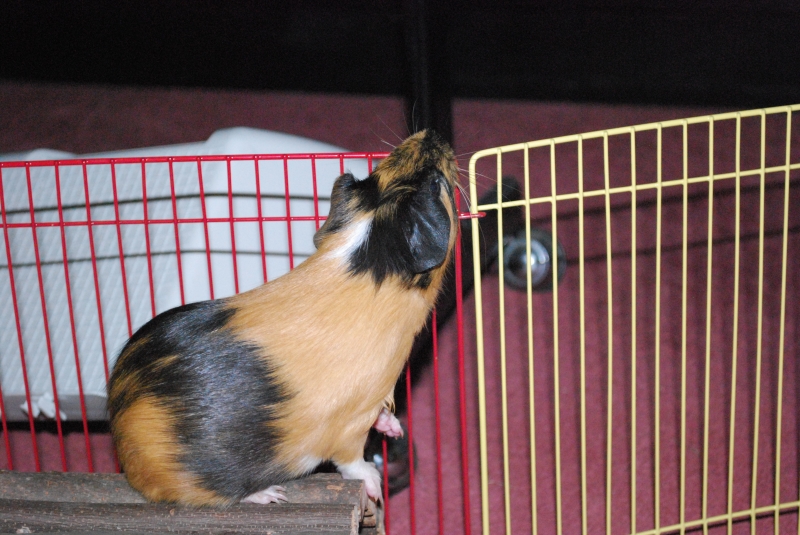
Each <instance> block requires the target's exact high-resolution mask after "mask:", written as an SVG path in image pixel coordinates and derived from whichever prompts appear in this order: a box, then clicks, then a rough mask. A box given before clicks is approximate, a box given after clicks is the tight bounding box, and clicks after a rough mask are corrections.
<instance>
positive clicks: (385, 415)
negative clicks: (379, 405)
mask: <svg viewBox="0 0 800 535" xmlns="http://www.w3.org/2000/svg"><path fill="white" fill-rule="evenodd" d="M372 427H374V428H375V429H376V430H378V431H380V432H381V433H383V434H384V435H386V436H387V437H393V438H397V437H402V436H403V428H402V427H401V426H400V420H398V419H397V416H395V415H394V414H393V413H392V411H390V410H389V409H387V408H386V407H384V408H383V409H381V413H380V414H379V415H378V419H377V420H375V423H374V424H372Z"/></svg>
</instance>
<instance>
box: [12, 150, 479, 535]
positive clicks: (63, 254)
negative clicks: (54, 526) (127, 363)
mask: <svg viewBox="0 0 800 535" xmlns="http://www.w3.org/2000/svg"><path fill="white" fill-rule="evenodd" d="M385 156H386V155H385V154H383V153H347V154H293V155H248V156H239V155H236V156H191V157H172V158H166V157H153V158H107V159H80V160H60V161H36V162H0V212H2V221H1V222H0V223H1V224H2V234H0V240H2V242H3V243H2V245H1V246H0V301H2V303H3V306H2V307H0V308H2V311H1V312H0V315H1V316H2V317H1V318H0V322H2V325H3V329H2V333H1V334H0V414H2V440H0V469H9V470H21V471H44V470H56V471H65V472H67V471H72V472H113V471H118V470H119V466H118V464H117V462H116V459H115V456H114V452H113V446H112V444H111V439H110V436H109V434H108V432H107V426H106V424H105V419H106V412H105V384H106V382H107V380H108V375H109V370H110V369H111V368H112V366H113V362H114V359H115V357H116V354H117V352H118V351H119V350H120V349H121V347H122V344H124V342H125V341H126V340H127V338H128V337H130V335H131V334H132V333H133V332H134V331H135V330H136V329H137V328H138V327H139V326H141V325H142V324H144V323H145V322H146V321H147V320H149V319H150V318H152V317H153V316H155V315H156V314H158V313H160V312H163V311H164V310H167V309H169V308H172V307H174V306H178V305H181V304H185V303H188V302H193V301H198V300H203V299H214V298H219V297H225V296H228V295H232V294H234V293H238V292H241V291H245V290H248V289H250V288H253V287H255V286H257V285H259V284H262V283H264V282H266V281H269V280H272V279H274V278H276V277H278V276H280V275H281V274H283V273H285V272H287V271H289V270H291V269H293V268H294V267H295V266H296V265H297V264H299V263H300V262H302V261H303V260H304V259H305V258H307V257H308V256H309V255H310V254H312V253H313V250H314V249H313V243H312V239H311V238H312V237H313V234H314V232H316V230H317V229H319V227H320V225H321V223H322V222H323V221H324V220H325V216H326V214H327V211H328V208H329V202H330V198H329V193H330V190H331V186H332V184H333V180H334V179H335V178H336V177H337V176H339V175H340V174H342V173H343V172H344V171H345V170H347V171H351V172H353V173H354V174H355V175H356V176H359V175H360V176H366V174H367V173H368V172H369V170H371V169H372V168H373V167H374V165H375V163H376V161H378V160H380V159H381V158H383V157H385ZM464 217H466V216H464ZM456 262H457V265H456V270H455V273H456V281H455V282H456V285H457V288H456V293H457V296H458V298H457V310H456V314H455V316H456V321H454V322H452V325H450V324H448V325H447V326H446V327H445V328H444V329H442V332H439V331H437V329H436V327H435V325H436V322H435V321H434V322H433V323H432V325H433V326H432V330H433V332H432V336H433V361H432V362H426V363H423V366H424V367H425V368H426V371H425V373H422V374H416V373H412V371H416V370H411V369H410V367H409V368H407V371H406V373H405V375H404V383H405V384H404V386H403V385H399V386H398V388H403V387H404V388H405V391H406V393H407V398H408V402H407V410H406V416H405V424H406V427H407V431H408V440H409V444H414V445H415V447H411V448H410V451H409V466H410V473H409V487H408V489H407V490H404V491H401V492H398V493H397V494H395V495H393V496H392V499H391V500H388V501H387V507H386V513H387V514H386V523H387V531H388V530H391V531H392V532H395V533H402V532H411V533H415V532H417V531H419V532H426V533H428V532H437V531H438V532H439V533H444V532H445V531H447V532H452V531H454V530H458V531H464V532H470V531H471V527H472V526H471V516H472V515H471V508H472V504H473V502H475V498H472V499H471V497H470V488H469V484H468V481H469V479H470V478H469V476H468V474H469V472H470V471H473V472H474V471H476V470H477V466H471V465H470V460H469V454H470V452H469V449H470V446H469V445H468V437H467V433H466V429H467V426H466V423H465V421H466V414H467V408H466V399H467V394H466V393H465V384H467V383H468V381H466V380H465V368H464V348H463V329H464V326H463V322H462V318H463V315H462V313H461V307H462V304H461V300H460V299H461V298H460V296H461V290H460V286H461V280H460V273H461V270H460V262H461V257H460V248H457V254H456ZM412 378H415V379H414V382H415V383H416V384H414V385H413V386H414V389H413V391H412ZM401 382H402V381H401ZM443 420H444V421H448V422H455V423H456V424H457V425H456V426H457V428H458V429H459V432H458V433H457V434H456V436H452V433H449V434H446V435H443V434H442V433H441V430H442V421H443ZM415 421H417V422H419V424H418V425H417V427H415ZM383 451H384V455H383V457H384V458H386V454H387V452H386V442H385V441H384V443H383ZM474 459H475V457H474V455H473V463H474ZM387 480H388V473H386V465H385V464H384V482H386V481H387ZM474 490H475V489H473V491H474ZM384 491H385V493H387V494H388V487H386V484H385V489H384ZM445 526H447V528H446V529H445Z"/></svg>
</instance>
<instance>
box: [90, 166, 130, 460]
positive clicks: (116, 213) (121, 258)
mask: <svg viewBox="0 0 800 535" xmlns="http://www.w3.org/2000/svg"><path fill="white" fill-rule="evenodd" d="M111 192H112V195H113V198H114V226H115V227H116V230H117V251H118V252H119V268H120V277H121V279H122V298H123V300H124V301H125V320H126V323H127V327H128V338H130V337H131V336H133V326H132V324H131V301H130V297H129V296H128V276H127V274H126V272H125V252H124V249H123V246H122V224H121V221H122V220H121V219H120V215H119V194H118V193H117V166H116V162H115V161H114V160H111ZM97 296H98V300H99V299H100V292H99V291H98V292H97ZM98 310H99V309H98ZM100 322H101V323H102V319H101V320H100ZM103 350H104V351H105V347H103ZM106 373H108V372H106ZM106 383H108V375H106ZM113 457H114V471H115V472H117V473H119V472H121V470H122V469H121V467H120V465H119V458H118V457H117V452H116V451H114V455H113Z"/></svg>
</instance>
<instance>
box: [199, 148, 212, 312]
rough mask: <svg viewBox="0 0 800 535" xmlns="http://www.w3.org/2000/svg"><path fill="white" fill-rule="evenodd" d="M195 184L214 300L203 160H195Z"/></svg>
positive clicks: (209, 281)
mask: <svg viewBox="0 0 800 535" xmlns="http://www.w3.org/2000/svg"><path fill="white" fill-rule="evenodd" d="M197 184H198V186H199V187H200V209H201V210H202V213H203V232H204V233H205V238H206V263H207V264H208V293H209V298H210V299H214V275H213V272H212V270H211V241H210V240H209V236H208V213H207V207H206V192H205V188H204V186H203V160H201V159H200V158H197Z"/></svg>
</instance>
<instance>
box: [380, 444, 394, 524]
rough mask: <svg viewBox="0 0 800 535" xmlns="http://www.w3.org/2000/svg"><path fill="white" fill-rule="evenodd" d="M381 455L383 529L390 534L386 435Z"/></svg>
mask: <svg viewBox="0 0 800 535" xmlns="http://www.w3.org/2000/svg"><path fill="white" fill-rule="evenodd" d="M381 449H382V451H381V455H383V504H384V508H383V529H384V531H385V533H386V535H390V534H391V532H392V531H391V530H390V529H389V451H388V448H387V447H386V436H384V437H383V439H382V440H381Z"/></svg>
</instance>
